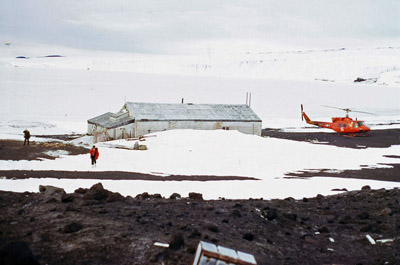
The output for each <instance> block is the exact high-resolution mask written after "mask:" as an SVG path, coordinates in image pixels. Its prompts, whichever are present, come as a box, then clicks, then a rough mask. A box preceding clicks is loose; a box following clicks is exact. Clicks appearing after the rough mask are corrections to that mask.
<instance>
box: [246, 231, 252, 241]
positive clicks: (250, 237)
mask: <svg viewBox="0 0 400 265" xmlns="http://www.w3.org/2000/svg"><path fill="white" fill-rule="evenodd" d="M243 239H246V240H248V241H253V239H254V234H252V233H250V232H247V233H245V234H244V235H243Z"/></svg>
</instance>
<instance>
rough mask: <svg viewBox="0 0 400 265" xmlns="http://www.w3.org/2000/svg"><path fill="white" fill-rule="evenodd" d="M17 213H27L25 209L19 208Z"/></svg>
mask: <svg viewBox="0 0 400 265" xmlns="http://www.w3.org/2000/svg"><path fill="white" fill-rule="evenodd" d="M17 214H18V215H24V214H25V210H24V209H19V210H18V212H17Z"/></svg>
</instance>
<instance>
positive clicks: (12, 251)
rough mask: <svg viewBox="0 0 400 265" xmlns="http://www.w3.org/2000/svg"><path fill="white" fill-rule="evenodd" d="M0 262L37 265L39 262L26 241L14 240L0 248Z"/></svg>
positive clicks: (8, 264) (11, 264)
mask: <svg viewBox="0 0 400 265" xmlns="http://www.w3.org/2000/svg"><path fill="white" fill-rule="evenodd" d="M0 264H2V265H3V264H4V265H39V262H38V260H37V259H36V257H35V256H34V255H33V254H32V251H31V250H30V249H29V246H28V244H27V243H26V242H22V241H15V242H11V243H9V244H7V245H5V246H4V247H3V248H2V249H0Z"/></svg>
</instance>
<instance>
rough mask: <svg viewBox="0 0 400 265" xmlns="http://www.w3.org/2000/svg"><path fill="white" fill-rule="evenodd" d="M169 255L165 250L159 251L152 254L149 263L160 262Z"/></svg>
mask: <svg viewBox="0 0 400 265" xmlns="http://www.w3.org/2000/svg"><path fill="white" fill-rule="evenodd" d="M168 256H169V253H168V250H167V249H163V250H161V251H158V252H156V253H154V254H153V255H151V256H150V261H151V262H160V261H162V260H163V259H164V258H168Z"/></svg>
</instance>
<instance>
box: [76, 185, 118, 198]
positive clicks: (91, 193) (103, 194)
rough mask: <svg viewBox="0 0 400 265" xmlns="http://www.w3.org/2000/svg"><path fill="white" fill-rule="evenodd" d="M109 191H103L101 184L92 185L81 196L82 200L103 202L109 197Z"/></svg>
mask: <svg viewBox="0 0 400 265" xmlns="http://www.w3.org/2000/svg"><path fill="white" fill-rule="evenodd" d="M110 193H111V192H110V191H108V190H105V189H104V188H103V185H102V184H101V183H97V184H95V185H93V186H92V187H91V188H90V189H89V190H88V191H87V192H86V193H85V195H83V198H82V199H84V200H97V201H104V200H106V199H107V197H108V196H109V195H110Z"/></svg>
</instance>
